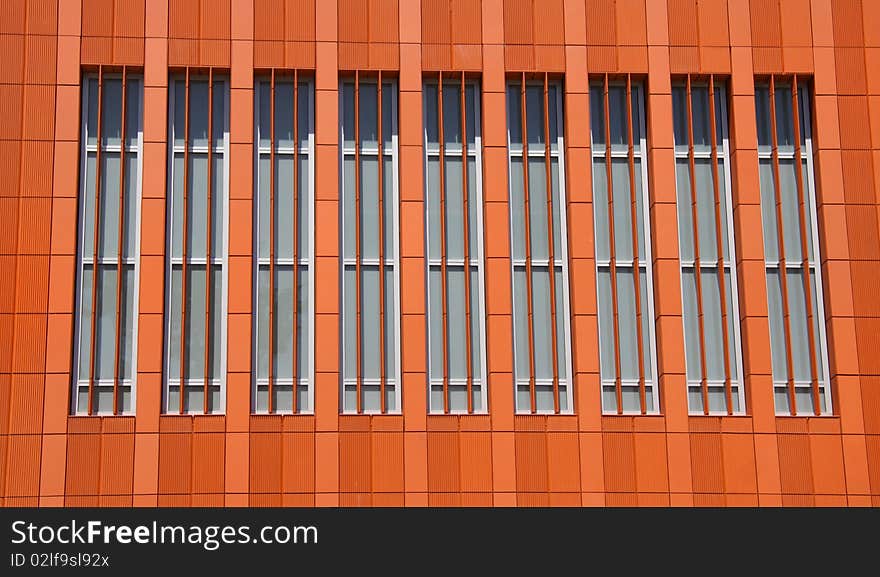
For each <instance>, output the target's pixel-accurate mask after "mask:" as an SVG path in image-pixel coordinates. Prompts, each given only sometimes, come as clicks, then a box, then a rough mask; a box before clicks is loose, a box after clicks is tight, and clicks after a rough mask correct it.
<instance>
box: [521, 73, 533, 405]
mask: <svg viewBox="0 0 880 577" xmlns="http://www.w3.org/2000/svg"><path fill="white" fill-rule="evenodd" d="M521 82H522V84H521V85H520V107H521V108H522V122H521V124H522V159H523V160H522V165H523V220H524V221H525V228H524V231H525V232H524V236H525V239H524V241H525V251H526V255H525V256H526V299H527V300H528V314H529V317H528V321H529V402H530V409H531V412H532V413H534V412H536V411H537V406H536V399H535V319H534V304H533V303H532V236H531V234H532V233H531V216H532V210H531V208H530V206H531V205H530V204H529V202H530V201H529V131H528V127H527V125H528V121H527V116H526V114H527V112H528V110H527V107H526V73H525V72H523V73H522V78H521Z"/></svg>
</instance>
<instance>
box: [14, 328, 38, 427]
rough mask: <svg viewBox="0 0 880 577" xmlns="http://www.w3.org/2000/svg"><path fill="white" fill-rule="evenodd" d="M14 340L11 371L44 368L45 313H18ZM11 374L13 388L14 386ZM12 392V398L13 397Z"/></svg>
mask: <svg viewBox="0 0 880 577" xmlns="http://www.w3.org/2000/svg"><path fill="white" fill-rule="evenodd" d="M13 339H14V342H15V348H14V356H13V358H12V372H13V373H19V374H22V373H39V372H42V371H43V370H44V369H45V362H46V315H39V314H19V315H17V316H16V318H15V329H14V333H13ZM15 379H16V377H15V376H13V380H12V383H13V390H14V388H15V387H16V382H17V381H16V380H15ZM14 395H15V393H14V392H13V399H14V398H15V396H14ZM41 417H42V415H40V416H33V415H30V416H26V417H22V418H24V419H28V420H30V419H39V418H41Z"/></svg>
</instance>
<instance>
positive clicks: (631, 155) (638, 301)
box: [626, 74, 647, 415]
mask: <svg viewBox="0 0 880 577" xmlns="http://www.w3.org/2000/svg"><path fill="white" fill-rule="evenodd" d="M626 126H627V139H628V140H629V143H628V152H627V154H628V158H627V163H628V165H629V194H630V218H632V223H631V225H630V228H632V251H633V271H632V273H633V294H634V295H635V311H636V341H637V348H638V355H639V359H638V364H639V404H640V405H641V412H642V414H643V415H644V414H645V413H646V412H647V402H646V399H645V352H644V346H645V343H644V341H643V337H642V295H641V287H640V286H639V285H640V281H641V270H642V269H641V266H640V263H639V227H638V222H639V220H638V219H639V212H638V200H637V198H636V161H635V142H634V141H633V109H632V77H631V76H630V75H629V74H627V75H626Z"/></svg>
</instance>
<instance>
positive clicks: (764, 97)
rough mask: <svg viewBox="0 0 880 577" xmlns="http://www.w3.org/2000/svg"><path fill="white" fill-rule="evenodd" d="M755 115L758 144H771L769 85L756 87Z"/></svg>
mask: <svg viewBox="0 0 880 577" xmlns="http://www.w3.org/2000/svg"><path fill="white" fill-rule="evenodd" d="M755 115H756V120H757V126H758V146H768V147H769V146H770V145H771V138H770V91H769V88H768V87H767V86H756V87H755Z"/></svg>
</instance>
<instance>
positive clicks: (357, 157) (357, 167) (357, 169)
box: [354, 72, 363, 413]
mask: <svg viewBox="0 0 880 577" xmlns="http://www.w3.org/2000/svg"><path fill="white" fill-rule="evenodd" d="M360 90H361V86H360V73H359V72H355V73H354V218H355V221H354V222H355V225H354V231H355V232H354V237H355V246H356V248H355V265H354V268H355V286H356V289H355V295H356V303H357V304H356V305H355V309H356V310H357V367H356V369H355V375H356V382H355V403H356V408H357V412H358V413H361V412H362V409H363V407H362V406H361V367H362V365H363V351H362V350H361V344H362V343H361V117H360V113H361V109H360V104H361V102H360V101H361V94H360Z"/></svg>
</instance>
